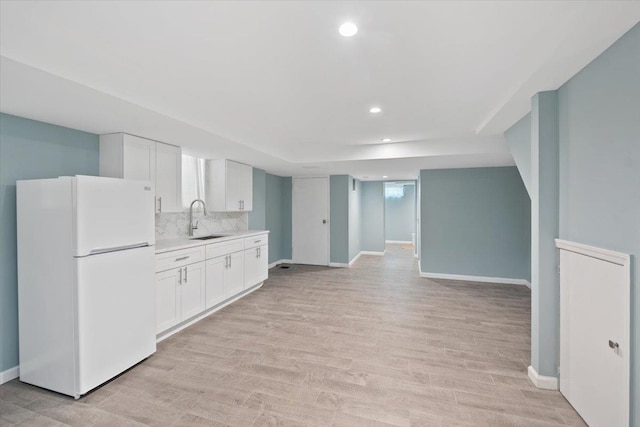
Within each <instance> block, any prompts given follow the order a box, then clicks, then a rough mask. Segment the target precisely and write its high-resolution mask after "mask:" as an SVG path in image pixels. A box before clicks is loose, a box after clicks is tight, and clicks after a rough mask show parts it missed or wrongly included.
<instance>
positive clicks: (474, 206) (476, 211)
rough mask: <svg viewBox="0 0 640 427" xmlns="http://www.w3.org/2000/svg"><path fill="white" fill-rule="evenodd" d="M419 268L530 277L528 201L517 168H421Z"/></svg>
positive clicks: (459, 273)
mask: <svg viewBox="0 0 640 427" xmlns="http://www.w3.org/2000/svg"><path fill="white" fill-rule="evenodd" d="M420 186H421V197H420V199H421V200H420V223H421V230H420V234H421V236H420V239H421V242H420V243H421V245H420V250H421V254H420V263H421V264H420V266H421V270H422V271H423V272H428V273H440V274H454V275H456V274H457V275H471V276H484V277H500V278H512V279H526V280H530V274H531V270H530V257H531V252H530V249H531V240H530V236H531V235H530V227H531V217H530V212H531V205H530V203H531V202H530V200H529V196H528V195H527V191H526V189H525V187H524V184H523V183H522V179H521V178H520V174H519V173H518V170H517V169H516V168H515V167H500V168H472V169H439V170H422V171H420Z"/></svg>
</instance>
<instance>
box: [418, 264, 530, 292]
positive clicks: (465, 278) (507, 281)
mask: <svg viewBox="0 0 640 427" xmlns="http://www.w3.org/2000/svg"><path fill="white" fill-rule="evenodd" d="M418 268H419V267H418ZM420 277H425V278H427V279H446V280H463V281H465V282H482V283H501V284H505V285H522V286H527V287H528V288H529V289H531V284H530V283H529V282H528V281H527V280H525V279H510V278H506V277H484V276H466V275H461V274H440V273H428V272H425V273H423V272H422V270H421V271H420Z"/></svg>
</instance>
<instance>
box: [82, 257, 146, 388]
mask: <svg viewBox="0 0 640 427" xmlns="http://www.w3.org/2000/svg"><path fill="white" fill-rule="evenodd" d="M74 263H75V270H76V277H77V279H76V289H77V302H78V317H77V331H78V374H79V375H78V394H79V395H82V394H85V393H87V392H88V391H90V390H92V389H93V388H95V387H97V386H99V385H100V384H102V383H104V382H105V381H107V380H109V379H111V378H113V377H114V376H116V375H118V374H119V373H121V372H123V371H125V370H126V369H128V368H130V367H131V366H133V365H135V364H136V363H138V362H140V361H141V360H143V359H145V358H146V357H148V356H149V355H151V354H152V353H154V352H155V351H156V333H155V329H156V328H155V322H156V316H155V300H156V299H155V288H154V269H155V253H154V249H153V247H144V248H138V249H130V250H126V251H117V252H109V253H105V254H100V255H92V256H87V257H83V258H75V259H74Z"/></svg>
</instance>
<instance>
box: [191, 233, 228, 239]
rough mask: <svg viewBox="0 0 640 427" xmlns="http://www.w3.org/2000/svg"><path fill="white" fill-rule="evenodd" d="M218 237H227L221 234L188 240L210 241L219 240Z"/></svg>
mask: <svg viewBox="0 0 640 427" xmlns="http://www.w3.org/2000/svg"><path fill="white" fill-rule="evenodd" d="M220 237H227V236H226V235H222V234H212V235H211V236H202V237H192V238H191V239H189V240H211V239H219V238H220Z"/></svg>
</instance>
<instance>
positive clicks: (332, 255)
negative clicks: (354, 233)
mask: <svg viewBox="0 0 640 427" xmlns="http://www.w3.org/2000/svg"><path fill="white" fill-rule="evenodd" d="M349 187H350V177H349V175H331V176H330V177H329V240H330V243H329V261H330V262H337V263H342V264H345V263H348V262H349V192H350V191H351V189H350V188H349Z"/></svg>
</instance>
